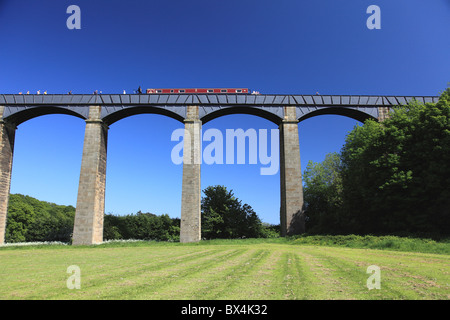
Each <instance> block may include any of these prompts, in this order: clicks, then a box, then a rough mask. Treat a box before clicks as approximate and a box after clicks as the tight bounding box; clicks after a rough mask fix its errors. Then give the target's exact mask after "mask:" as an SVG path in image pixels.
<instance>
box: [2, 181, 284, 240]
mask: <svg viewBox="0 0 450 320" xmlns="http://www.w3.org/2000/svg"><path fill="white" fill-rule="evenodd" d="M205 194H206V197H205V198H204V199H203V201H202V204H203V206H202V208H204V209H205V210H204V214H203V218H202V224H203V227H204V230H203V237H204V238H208V239H214V238H242V237H247V238H248V237H277V236H279V226H272V225H269V224H265V223H262V222H261V220H260V219H259V218H258V216H257V215H256V213H255V212H254V211H253V210H252V208H251V207H250V206H249V205H247V204H244V205H242V204H241V201H239V200H238V199H236V198H235V197H234V196H233V194H232V192H231V191H227V190H226V188H225V187H209V188H207V189H206V190H205ZM74 219H75V208H74V207H72V206H63V205H56V204H53V203H48V202H45V201H40V200H37V199H35V198H32V197H30V196H23V195H20V194H11V195H10V200H9V207H8V217H7V225H6V236H5V240H6V242H7V243H15V242H36V241H60V242H65V243H70V242H71V241H72V239H71V238H72V232H73V224H74ZM103 238H104V240H126V239H136V240H155V241H179V239H180V219H179V218H170V217H169V216H168V215H167V214H163V215H160V216H157V215H155V214H152V213H143V212H140V211H139V212H137V213H136V214H128V215H113V214H105V216H104V224H103Z"/></svg>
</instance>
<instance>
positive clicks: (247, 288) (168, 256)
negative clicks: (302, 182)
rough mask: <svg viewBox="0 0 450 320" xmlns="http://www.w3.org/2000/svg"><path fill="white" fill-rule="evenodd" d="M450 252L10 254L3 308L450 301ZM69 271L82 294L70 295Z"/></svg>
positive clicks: (308, 243) (141, 246)
mask: <svg viewBox="0 0 450 320" xmlns="http://www.w3.org/2000/svg"><path fill="white" fill-rule="evenodd" d="M369 239H371V240H372V242H370V241H369ZM389 241H390V242H389ZM356 246H359V248H356ZM448 246H449V244H448V243H446V242H444V243H436V242H430V241H429V240H423V241H422V242H420V241H419V240H417V239H416V240H414V239H413V240H411V239H401V238H389V237H388V238H384V237H378V238H367V237H357V236H346V237H343V236H338V237H328V236H325V237H298V238H288V239H286V238H276V239H241V240H212V241H201V242H199V243H190V244H181V243H167V242H149V241H138V242H113V243H105V244H102V245H97V246H64V245H38V246H31V247H2V248H0V272H1V277H0V299H8V300H9V299H84V300H85V299H108V300H116V299H166V300H167V299H188V300H202V299H211V300H216V299H230V300H234V299H237V300H246V299H255V300H260V299H263V300H293V299H359V300H362V299H408V300H409V299H431V300H435V299H439V300H448V299H449V298H450V290H449V289H450V287H449V283H450V276H449V271H450V268H449V266H450V256H449V255H448V254H446V253H448ZM369 247H373V248H378V249H373V248H369ZM400 248H406V249H408V250H409V251H411V250H413V251H418V250H419V249H420V250H423V251H427V250H428V251H436V252H440V253H439V254H437V253H428V252H427V253H424V252H408V251H400ZM379 249H383V250H379ZM388 249H395V250H388ZM71 265H76V266H78V267H79V268H80V270H81V289H72V290H70V289H68V288H67V285H66V282H67V279H68V278H69V277H70V276H71V274H69V273H67V268H68V267H69V266H71ZM370 265H377V266H379V267H380V269H381V289H379V290H378V289H372V290H369V289H368V288H367V286H366V281H367V279H368V277H369V276H370V274H368V273H366V271H367V267H368V266H370Z"/></svg>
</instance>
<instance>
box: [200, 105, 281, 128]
mask: <svg viewBox="0 0 450 320" xmlns="http://www.w3.org/2000/svg"><path fill="white" fill-rule="evenodd" d="M214 109H215V111H211V112H205V114H204V115H203V116H201V117H200V120H201V121H202V124H205V123H207V122H209V121H211V120H213V119H216V118H219V117H222V116H225V115H231V114H249V115H254V116H257V117H261V118H264V119H266V120H269V121H270V122H273V123H275V124H276V125H279V124H280V122H281V120H282V117H283V115H282V114H279V113H280V112H282V108H280V107H267V108H262V107H247V106H232V107H214ZM265 109H267V110H265ZM272 109H276V110H277V111H278V113H276V112H275V111H273V110H272Z"/></svg>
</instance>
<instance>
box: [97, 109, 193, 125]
mask: <svg viewBox="0 0 450 320" xmlns="http://www.w3.org/2000/svg"><path fill="white" fill-rule="evenodd" d="M103 110H104V111H103ZM138 114H160V115H164V116H167V117H169V118H172V119H175V120H178V121H180V122H182V123H183V121H184V114H185V107H175V108H167V107H156V106H148V105H146V106H130V107H123V108H121V109H119V110H117V107H108V106H102V120H103V122H104V123H105V124H106V125H108V126H109V125H111V124H113V123H114V122H116V121H119V120H121V119H124V118H127V117H130V116H134V115H138Z"/></svg>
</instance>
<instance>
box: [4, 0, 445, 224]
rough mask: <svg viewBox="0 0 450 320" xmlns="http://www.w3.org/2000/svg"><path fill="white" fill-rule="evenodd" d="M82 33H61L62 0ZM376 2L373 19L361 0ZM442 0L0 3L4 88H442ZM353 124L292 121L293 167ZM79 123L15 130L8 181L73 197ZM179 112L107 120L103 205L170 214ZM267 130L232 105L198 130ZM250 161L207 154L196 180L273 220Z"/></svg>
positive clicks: (272, 181)
mask: <svg viewBox="0 0 450 320" xmlns="http://www.w3.org/2000/svg"><path fill="white" fill-rule="evenodd" d="M72 4H75V5H78V6H79V7H80V9H81V30H69V29H68V28H67V27H66V20H67V18H68V17H69V14H67V13H66V9H67V7H68V6H69V5H72ZM373 4H374V5H378V6H379V7H380V9H381V29H379V30H369V29H368V28H367V27H366V20H367V18H368V17H369V16H370V15H369V14H367V13H366V9H367V7H368V6H370V5H373ZM449 31H450V1H449V0H433V1H420V0H394V1H393V0H389V1H384V0H371V1H365V0H351V1H350V0H349V1H335V0H320V1H299V0H296V1H287V0H278V1H261V0H258V1H249V0H241V1H234V0H229V1H215V0H214V1H211V0H209V1H202V0H198V1H197V0H194V1H170V0H169V1H114V0H108V1H103V0H96V1H84V0H73V1H63V0H58V1H56V0H53V1H50V0H48V1H37V0H33V1H31V0H30V1H12V0H0V93H18V92H20V91H22V92H26V91H27V90H29V91H30V92H31V93H35V92H36V91H37V90H42V91H44V90H47V91H48V93H66V92H67V91H69V90H72V91H73V93H92V92H93V91H94V90H100V91H102V92H103V93H122V91H123V90H126V91H127V92H132V91H133V90H134V89H136V88H137V87H138V86H139V85H141V86H142V87H143V88H171V87H175V88H176V87H188V88H192V87H245V88H250V89H251V90H258V91H260V92H261V93H278V94H294V93H295V94H314V93H316V92H319V93H321V94H338V95H339V94H342V95H349V94H353V95H358V94H364V95H438V94H439V92H441V91H442V90H444V89H445V88H446V87H447V84H448V82H449V81H450V77H449V75H450V59H449V52H450V37H449V36H448V34H449ZM356 124H357V122H356V121H355V120H352V119H348V118H345V117H341V116H319V117H315V118H311V119H308V120H305V121H304V122H301V123H300V124H299V130H300V152H301V159H302V170H304V169H305V167H306V164H307V163H308V161H309V160H312V161H322V160H323V159H324V157H325V154H326V153H328V152H334V151H339V150H340V148H341V147H342V144H343V143H344V140H345V136H346V134H347V132H348V131H349V130H351V129H352V128H353V127H354V125H356ZM84 125H85V124H84V122H83V121H82V120H81V119H78V118H74V117H70V116H66V115H47V116H42V117H39V118H35V119H32V120H30V121H27V122H25V123H23V124H21V125H20V126H19V127H18V129H17V132H16V144H15V153H14V162H13V173H12V183H11V192H12V193H22V194H28V195H30V196H33V197H36V198H38V199H41V200H46V201H50V202H55V203H58V204H71V205H75V204H76V196H77V188H78V178H79V170H80V165H81V153H82V148H83V137H84ZM180 127H182V124H181V123H180V122H177V121H176V120H173V119H170V118H166V117H164V116H161V115H151V114H145V115H137V116H132V117H129V118H125V119H123V120H120V121H118V122H116V123H114V124H112V125H111V127H110V130H109V137H108V139H109V141H108V165H107V177H106V184H107V185H106V208H105V211H106V212H107V213H115V214H127V213H133V212H137V211H138V210H141V211H144V212H153V213H156V214H162V213H168V214H169V215H170V216H172V217H179V214H180V208H181V203H180V202H181V175H182V167H181V166H180V165H175V164H173V163H172V162H171V158H170V153H171V149H172V148H173V147H174V146H175V144H176V143H175V142H172V141H170V136H171V133H172V132H173V130H175V129H177V128H180ZM208 128H217V129H220V130H222V131H223V132H224V133H225V129H237V128H243V129H247V128H255V129H275V128H276V126H275V125H274V124H273V123H271V122H269V121H267V120H264V119H260V118H257V117H254V116H250V115H230V116H225V117H222V118H218V119H215V120H213V121H211V122H209V123H207V124H206V125H204V127H203V129H204V130H206V129H208ZM260 167H261V166H260V165H203V166H202V173H201V174H202V188H205V187H207V186H209V185H216V184H222V185H225V186H227V187H228V188H230V189H233V190H234V192H235V195H236V196H237V197H238V198H239V199H241V200H242V201H243V202H245V203H248V204H250V205H251V206H252V207H253V208H254V209H255V211H256V212H257V214H258V215H259V216H260V217H261V218H262V219H263V221H265V222H269V223H279V201H280V195H279V193H280V192H279V184H280V181H279V180H280V177H279V174H277V175H273V176H261V175H260V174H259V169H260Z"/></svg>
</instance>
